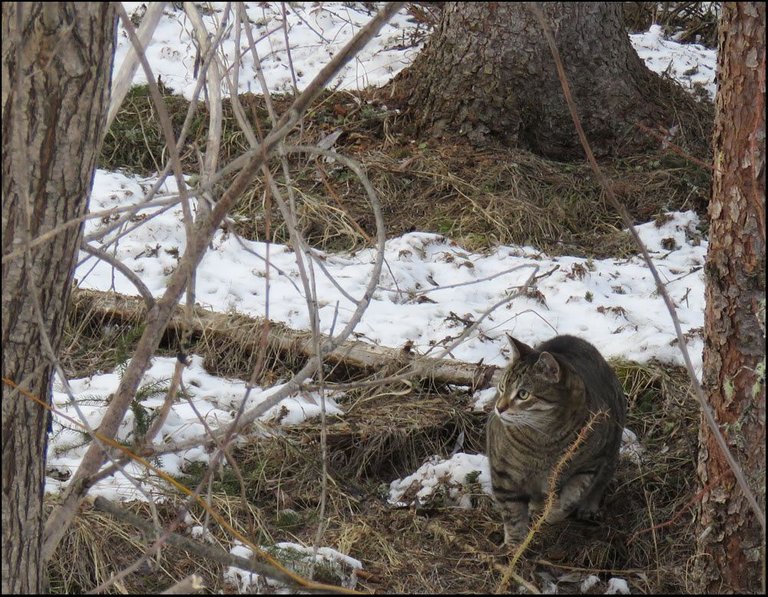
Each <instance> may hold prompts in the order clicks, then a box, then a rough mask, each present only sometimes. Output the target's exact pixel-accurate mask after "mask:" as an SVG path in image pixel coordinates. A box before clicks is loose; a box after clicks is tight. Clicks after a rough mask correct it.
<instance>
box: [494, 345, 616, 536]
mask: <svg viewBox="0 0 768 597" xmlns="http://www.w3.org/2000/svg"><path fill="white" fill-rule="evenodd" d="M510 341H511V344H512V353H513V354H512V357H513V358H512V362H511V364H510V365H509V366H508V367H507V369H506V370H505V371H504V374H503V375H502V378H501V380H500V382H499V385H498V391H497V395H496V402H495V405H494V409H493V412H492V413H491V415H490V418H489V420H488V427H487V453H488V460H489V463H490V467H491V483H492V486H493V494H494V498H495V501H496V504H497V505H498V507H499V510H500V511H501V516H502V520H503V521H504V542H505V543H506V544H513V543H517V542H519V541H520V540H522V538H523V537H525V535H526V533H527V532H528V525H529V513H531V512H536V511H537V510H541V509H543V507H544V503H545V501H546V497H547V487H548V483H549V476H550V472H551V471H552V469H553V468H554V466H555V465H556V464H557V462H558V460H560V458H561V457H562V455H563V454H564V452H565V451H566V450H567V448H568V447H569V446H570V445H571V444H572V442H573V441H574V439H575V438H576V436H577V435H578V433H579V431H581V429H582V427H583V426H584V424H585V423H586V422H587V420H588V419H589V417H590V416H591V414H592V413H594V412H597V411H603V412H605V413H607V415H608V416H607V417H603V418H600V419H599V420H598V422H597V423H596V425H595V426H594V429H593V431H591V432H590V433H589V435H588V436H587V437H586V439H585V440H584V443H582V444H581V446H580V447H579V449H578V450H577V451H576V452H575V454H574V455H573V457H572V458H571V460H570V461H569V462H568V464H567V465H566V466H565V468H564V469H563V472H562V474H561V475H560V477H559V479H558V481H557V484H556V492H557V500H556V502H555V506H554V508H553V509H552V511H551V512H550V514H549V516H548V517H547V522H558V521H560V520H563V519H564V518H566V517H567V516H568V515H569V514H571V513H575V514H576V515H577V516H578V517H581V518H592V517H594V516H596V515H597V513H598V510H599V507H600V501H601V498H602V496H603V492H604V491H605V488H606V487H607V485H608V483H609V482H610V480H611V477H612V476H613V473H614V471H615V470H616V465H617V462H618V457H619V446H620V445H621V434H622V430H623V428H624V421H625V418H626V398H625V396H624V391H623V389H622V387H621V384H620V383H619V380H618V379H617V378H616V375H615V374H614V372H613V370H612V369H611V367H610V365H608V363H606V362H605V359H603V357H602V356H601V355H600V353H599V352H598V351H597V349H596V348H595V347H594V346H592V345H591V344H590V343H589V342H586V341H585V340H582V339H580V338H576V337H574V336H557V337H555V338H552V339H551V340H548V341H546V342H544V343H543V344H541V345H540V346H538V347H537V348H535V349H534V348H531V347H530V346H527V345H526V344H524V343H522V342H520V341H518V340H515V339H514V338H512V337H511V336H510Z"/></svg>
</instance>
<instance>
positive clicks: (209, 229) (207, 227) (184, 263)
mask: <svg viewBox="0 0 768 597" xmlns="http://www.w3.org/2000/svg"><path fill="white" fill-rule="evenodd" d="M401 7H402V3H399V2H393V3H389V4H386V5H384V7H383V8H382V9H381V10H380V11H379V13H378V14H377V15H376V17H374V18H373V19H372V20H371V21H370V22H369V23H368V24H367V25H366V26H365V27H363V28H362V29H361V30H360V31H359V32H358V33H357V34H356V35H355V37H354V38H353V39H352V40H351V41H350V42H349V43H348V44H347V45H346V46H345V47H344V49H342V50H341V51H340V52H339V53H338V54H336V56H335V57H334V58H333V59H332V60H331V61H330V62H329V63H328V64H327V65H326V66H325V67H324V68H323V69H322V70H321V71H320V74H319V75H318V76H317V77H316V78H315V79H314V80H313V81H312V83H311V84H310V85H309V86H308V87H307V89H305V90H304V92H302V93H301V94H300V95H299V96H298V97H297V98H296V100H295V101H294V102H293V105H292V106H291V108H290V110H289V111H288V112H287V113H286V114H284V115H283V117H282V118H281V119H280V121H279V122H278V124H277V125H276V126H275V127H274V128H273V130H272V132H270V133H269V135H267V137H266V138H265V139H264V141H263V142H262V143H261V144H260V151H258V153H257V154H256V155H254V156H253V157H252V158H251V159H250V160H249V162H248V163H247V164H246V165H245V167H244V168H243V169H242V171H241V172H240V174H238V176H237V177H236V178H235V180H234V181H233V182H232V184H231V185H230V186H229V188H228V189H227V191H226V192H225V193H224V194H223V195H222V197H221V199H220V200H219V201H218V202H217V203H216V205H215V206H214V208H213V209H212V210H211V213H210V215H209V216H208V217H206V218H204V219H201V220H200V221H199V222H198V223H197V224H196V225H195V228H196V230H195V232H194V234H193V237H192V238H190V239H188V243H187V249H186V251H185V253H184V256H183V257H182V258H181V259H180V261H179V264H178V267H177V269H176V271H175V272H174V274H173V275H172V277H171V279H170V280H169V282H168V287H167V289H166V292H165V294H164V295H163V297H162V298H161V299H160V300H158V301H157V303H156V304H155V306H154V308H153V309H152V310H151V311H150V312H149V313H148V314H147V325H146V328H145V330H144V333H143V334H142V337H141V338H140V340H139V342H138V345H137V347H136V351H135V353H134V356H133V359H132V360H131V363H130V364H129V366H128V368H127V369H126V371H125V373H124V375H123V378H122V379H121V381H120V385H119V387H118V389H117V391H116V392H115V395H114V398H113V400H112V402H111V403H110V406H109V408H108V410H107V412H106V413H105V415H104V419H103V422H102V426H103V427H104V429H103V430H104V433H105V435H114V433H115V432H116V430H117V428H118V427H119V425H120V422H121V421H122V420H123V417H124V416H125V413H126V411H127V410H128V408H129V406H130V403H131V400H132V398H133V396H134V395H135V392H136V390H137V388H138V386H139V383H140V381H141V378H142V376H143V373H144V371H146V369H147V367H148V365H149V361H150V359H151V356H152V354H153V353H154V351H155V350H156V348H157V346H158V344H159V342H160V339H161V337H162V334H163V330H164V329H165V326H166V324H167V322H168V320H169V319H170V317H171V315H172V314H173V309H174V307H175V306H176V303H177V302H178V300H179V297H180V296H181V293H182V292H183V291H184V288H185V287H186V284H187V280H189V278H190V277H191V276H192V274H193V271H194V269H195V268H196V267H197V265H198V264H199V263H200V260H201V259H202V257H203V254H204V253H205V251H206V250H207V248H208V245H209V243H210V241H211V239H212V238H213V235H214V234H215V233H216V230H217V229H218V226H219V224H220V223H221V221H222V220H223V218H224V217H225V216H226V214H227V212H228V211H229V209H230V208H231V206H232V204H233V203H234V201H235V199H236V198H237V197H239V196H240V195H241V193H242V192H243V190H244V189H245V188H246V186H247V185H248V184H250V182H251V180H252V179H253V177H254V176H255V175H256V173H257V172H258V170H259V169H260V168H261V166H262V164H264V163H265V162H266V159H267V158H268V156H269V155H270V153H271V152H272V151H273V150H274V148H275V147H276V146H277V144H278V143H279V142H280V141H281V140H282V139H283V138H284V137H285V136H286V135H287V134H288V132H290V130H291V129H292V128H293V127H294V126H295V124H296V123H297V122H298V121H299V118H300V117H301V115H302V114H303V113H304V111H305V110H306V109H307V107H308V106H309V105H310V103H311V102H312V101H313V100H314V99H315V98H316V97H317V95H318V94H319V93H320V92H321V91H322V89H323V88H324V87H325V85H326V84H327V83H328V82H329V81H330V80H331V79H332V78H333V76H334V75H335V74H336V73H337V72H338V70H339V69H341V67H342V66H344V64H345V63H346V62H347V61H349V60H350V59H351V58H352V57H353V56H354V55H355V54H356V53H357V52H358V51H359V50H360V49H362V47H363V46H365V45H366V43H367V42H368V41H369V40H370V39H371V38H372V37H373V36H374V35H375V34H376V33H377V32H378V30H379V29H380V28H381V27H382V26H383V25H384V24H385V23H386V22H387V21H388V20H389V19H390V18H391V17H392V15H393V14H394V13H395V12H397V11H398V10H399V9H400V8H401ZM122 13H123V15H124V14H125V11H124V10H123V11H122ZM134 37H135V35H134ZM382 235H383V233H382ZM382 242H383V236H382ZM374 287H375V281H374V283H373V284H372V285H371V288H370V290H369V291H368V292H366V297H367V298H368V299H370V297H371V296H372V295H373V288H374ZM350 331H351V330H350ZM347 333H349V332H347ZM324 350H325V347H324ZM319 366H320V362H319V359H317V358H313V359H310V361H309V363H307V365H306V366H305V367H304V369H302V371H300V372H299V375H303V376H304V377H297V378H295V379H294V380H292V382H290V383H289V384H287V385H286V387H291V386H293V387H292V388H291V391H294V390H295V389H297V387H298V383H299V382H297V381H296V379H300V380H302V381H303V380H304V379H306V377H308V376H309V375H310V374H311V373H312V372H314V371H316V369H317V367H319ZM254 418H255V416H254ZM232 431H234V429H233V430H232ZM225 443H226V442H225ZM103 459H104V453H103V451H102V450H101V449H100V448H99V447H98V446H96V445H91V447H90V448H89V449H88V451H87V452H86V454H85V456H84V457H83V460H82V462H81V465H80V467H79V468H78V470H77V471H76V472H75V474H74V476H73V478H72V480H71V482H70V484H69V486H68V488H67V490H66V491H65V492H64V494H63V495H62V500H61V503H60V504H59V505H58V506H57V507H56V508H55V509H54V511H53V512H52V513H51V515H50V516H49V518H48V522H47V524H46V529H45V537H44V544H43V559H44V560H47V559H49V558H50V557H51V556H52V555H53V552H54V551H55V549H56V546H57V545H58V543H59V541H60V540H61V538H62V536H63V534H64V532H65V531H66V529H67V527H68V526H69V524H70V522H71V520H72V518H73V517H74V515H75V513H76V511H77V505H78V503H79V502H80V500H81V499H82V497H83V496H84V495H85V493H86V492H87V480H88V479H89V478H90V477H91V475H93V474H94V473H95V472H96V471H97V470H98V469H99V467H100V466H101V463H102V462H103Z"/></svg>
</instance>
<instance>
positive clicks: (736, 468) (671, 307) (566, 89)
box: [528, 2, 765, 533]
mask: <svg viewBox="0 0 768 597" xmlns="http://www.w3.org/2000/svg"><path fill="white" fill-rule="evenodd" d="M528 7H529V9H530V10H531V11H532V12H533V13H534V15H536V18H537V19H538V21H539V24H540V25H541V28H542V29H543V31H544V36H545V37H546V38H547V42H548V43H549V48H550V50H551V52H552V56H553V58H554V60H555V66H556V67H557V74H558V76H559V77H560V83H561V84H562V87H563V95H564V96H565V101H566V103H567V104H568V108H569V110H570V112H571V117H572V118H573V123H574V125H575V126H576V131H577V133H578V134H579V140H580V141H581V145H582V147H583V148H584V153H586V155H587V160H588V161H589V165H590V166H591V167H592V171H593V172H594V174H595V177H596V178H597V179H598V181H599V182H600V186H601V187H602V188H603V190H604V191H605V194H606V195H607V197H608V199H609V201H610V202H611V205H612V206H613V207H614V209H615V210H616V211H617V212H618V213H619V214H620V215H621V219H622V222H623V223H624V226H625V227H626V228H627V229H628V230H629V232H630V234H631V235H632V238H633V239H634V241H635V244H636V245H637V246H638V247H639V249H640V251H641V253H642V255H643V259H644V260H645V263H646V264H647V265H648V269H649V270H650V272H651V275H652V276H653V279H654V281H655V282H656V290H657V291H658V293H659V295H660V296H661V297H662V298H663V299H664V304H665V305H666V307H667V310H668V311H669V315H670V317H671V318H672V324H673V325H674V328H675V334H676V335H677V343H678V344H677V345H678V346H679V347H680V352H681V353H682V355H683V361H684V362H685V367H686V369H687V370H688V376H689V377H690V378H691V383H692V384H693V388H694V391H695V392H696V397H697V398H698V400H699V404H700V406H701V411H702V412H703V413H704V420H705V421H706V422H707V426H708V427H709V429H710V431H711V432H712V435H713V436H714V437H715V440H716V441H717V445H718V446H719V447H720V449H721V450H722V451H723V455H724V456H725V458H726V460H727V461H728V466H729V467H730V468H731V471H733V474H734V476H735V477H736V481H737V483H738V485H739V487H740V488H741V491H742V493H743V494H744V497H746V498H747V501H748V502H749V505H750V507H751V508H752V511H753V512H754V513H755V516H756V517H757V520H758V521H759V522H760V526H762V528H763V533H765V512H763V509H762V508H761V507H760V505H759V504H758V502H757V499H756V498H755V494H754V492H753V491H752V490H751V489H750V487H749V484H748V483H747V479H746V477H745V476H744V471H743V470H742V468H741V466H740V465H739V463H738V462H736V459H735V458H734V457H733V454H732V453H731V450H730V449H729V448H728V445H727V444H726V443H725V438H723V434H722V433H721V432H720V428H719V427H718V425H717V422H716V421H715V417H714V415H713V414H712V409H711V408H710V407H709V404H708V403H707V398H706V396H705V395H704V390H703V389H702V387H701V384H700V383H699V380H698V378H697V377H696V372H695V370H694V368H693V363H692V362H691V357H690V355H689V354H688V346H687V344H686V341H685V336H684V335H683V331H682V329H681V328H680V320H679V319H678V318H677V310H676V309H675V304H674V302H672V299H671V298H670V296H669V294H668V293H667V289H666V287H665V285H664V283H663V282H662V280H661V277H660V276H659V272H658V270H657V269H656V266H655V265H654V264H653V260H652V259H651V256H650V254H649V253H648V249H647V248H646V246H645V244H644V243H643V241H642V239H641V238H640V235H639V234H638V233H637V230H636V229H635V227H634V225H633V224H632V220H631V218H630V217H629V214H628V213H627V210H626V208H625V207H624V206H623V205H622V204H621V203H620V202H619V201H618V199H617V198H616V195H615V194H614V192H613V187H612V185H611V184H610V183H609V182H608V180H607V179H606V178H605V175H604V174H603V172H602V170H601V169H600V167H599V166H598V164H597V160H595V156H594V154H593V153H592V148H591V147H590V145H589V141H588V140H587V136H586V134H585V133H584V129H583V128H582V126H581V119H580V118H579V115H578V112H577V110H576V104H575V103H574V101H573V97H572V96H571V90H570V86H569V84H568V78H567V76H566V74H565V69H564V68H563V62H562V60H561V59H560V53H559V52H558V50H557V44H556V43H555V39H554V37H553V36H552V32H551V30H550V28H549V25H548V24H547V21H546V19H545V18H544V14H543V13H542V11H541V9H540V8H539V6H538V5H537V4H536V3H533V2H530V3H528Z"/></svg>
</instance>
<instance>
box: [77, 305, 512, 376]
mask: <svg viewBox="0 0 768 597" xmlns="http://www.w3.org/2000/svg"><path fill="white" fill-rule="evenodd" d="M71 314H73V315H74V316H75V317H76V318H77V319H85V318H92V319H94V320H96V321H99V322H100V323H101V324H107V323H109V324H130V325H134V326H135V325H140V324H141V322H142V321H143V320H144V318H145V317H146V304H145V303H144V301H143V300H142V299H141V298H140V297H133V296H126V295H122V294H117V293H115V292H100V291H96V290H76V291H75V292H74V293H73V295H72V303H71ZM190 319H191V321H190V322H189V329H188V330H187V333H188V334H189V336H190V338H192V339H200V338H205V339H206V340H207V341H210V342H215V343H220V342H226V343H230V344H235V345H237V346H238V348H239V349H240V350H242V351H243V352H245V353H249V354H257V351H259V350H264V348H265V347H264V346H262V341H261V335H262V330H263V328H264V320H263V319H260V318H254V317H249V316H247V315H242V314H239V313H217V312H214V311H210V310H208V309H205V308H203V307H200V306H197V305H196V306H195V307H194V309H193V314H192V317H191V318H190ZM184 326H185V318H184V309H183V307H181V306H177V307H176V310H175V312H174V314H173V317H172V319H171V321H170V322H169V324H168V327H167V328H166V335H167V336H168V335H170V336H175V337H176V338H181V337H182V335H183V331H184ZM325 340H327V337H323V338H322V339H321V342H323V341H325ZM266 348H267V349H268V350H270V351H274V352H276V353H279V354H282V355H290V356H293V357H295V356H300V357H302V358H309V357H311V356H312V354H313V352H312V338H311V335H310V333H309V332H306V331H297V330H292V329H290V328H288V327H286V326H284V325H282V324H279V323H274V322H269V326H268V334H267V346H266ZM324 362H325V363H326V364H329V365H331V366H333V367H336V366H342V367H345V368H347V369H351V370H356V371H359V372H361V373H372V372H381V371H385V372H387V373H388V374H390V375H392V374H398V375H400V374H403V375H407V377H408V378H409V379H411V380H414V381H423V382H432V383H438V384H454V385H460V386H468V387H469V388H470V389H471V390H472V391H475V390H481V389H484V388H487V387H489V386H490V385H491V383H492V381H493V377H494V373H495V372H496V371H497V369H498V367H496V366H494V365H484V364H482V363H465V362H462V361H456V360H450V359H435V358H431V357H424V356H419V355H417V354H414V353H413V352H412V351H411V350H410V347H409V346H408V345H406V346H405V347H403V348H401V349H396V348H388V347H384V346H376V345H374V344H370V343H368V342H363V341H362V340H348V341H346V342H344V343H343V344H342V345H341V346H339V347H338V348H337V349H336V350H334V351H333V352H331V353H329V354H328V355H326V357H325V359H324Z"/></svg>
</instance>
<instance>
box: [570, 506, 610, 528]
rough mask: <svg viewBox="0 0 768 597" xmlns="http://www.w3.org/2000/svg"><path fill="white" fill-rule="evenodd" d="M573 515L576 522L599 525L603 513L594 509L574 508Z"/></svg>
mask: <svg viewBox="0 0 768 597" xmlns="http://www.w3.org/2000/svg"><path fill="white" fill-rule="evenodd" d="M574 514H575V516H576V519H577V520H581V521H583V522H592V523H595V524H599V523H600V522H602V520H603V513H602V512H601V511H600V510H599V509H596V508H594V507H581V508H576V511H575V512H574Z"/></svg>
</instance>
